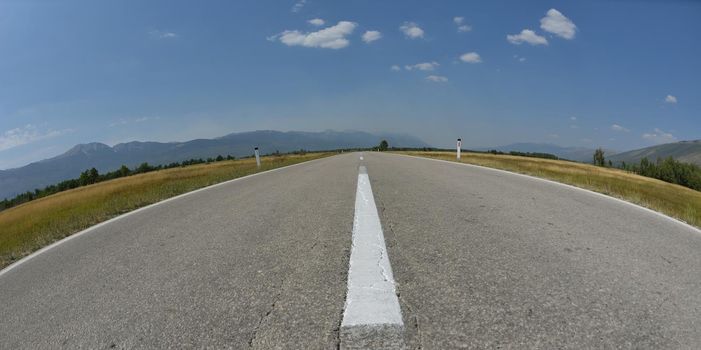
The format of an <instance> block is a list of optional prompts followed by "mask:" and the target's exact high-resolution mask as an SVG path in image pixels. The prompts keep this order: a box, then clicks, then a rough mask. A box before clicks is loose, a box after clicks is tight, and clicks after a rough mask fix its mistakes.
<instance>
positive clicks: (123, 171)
mask: <svg viewBox="0 0 701 350" xmlns="http://www.w3.org/2000/svg"><path fill="white" fill-rule="evenodd" d="M129 173H131V170H129V168H128V167H127V166H126V165H122V166H121V167H120V168H119V176H120V177H124V176H127V175H129Z"/></svg>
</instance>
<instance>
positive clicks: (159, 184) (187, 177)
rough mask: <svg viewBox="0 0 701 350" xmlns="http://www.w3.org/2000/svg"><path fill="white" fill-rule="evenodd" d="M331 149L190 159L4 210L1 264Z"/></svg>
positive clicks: (0, 231)
mask: <svg viewBox="0 0 701 350" xmlns="http://www.w3.org/2000/svg"><path fill="white" fill-rule="evenodd" d="M329 155H331V153H311V154H306V155H285V156H277V157H276V156H271V157H263V158H262V159H261V169H260V170H259V169H256V164H255V159H243V160H234V161H222V162H216V163H211V164H199V165H192V166H187V167H183V168H173V169H166V170H161V171H155V172H150V173H145V174H140V175H134V176H129V177H124V178H120V179H115V180H110V181H105V182H101V183H98V184H94V185H90V186H86V187H80V188H76V189H73V190H70V191H65V192H60V193H57V194H55V195H51V196H48V197H44V198H41V199H38V200H35V201H32V202H28V203H25V204H22V205H20V206H17V207H14V208H10V209H7V210H5V211H2V212H0V268H2V267H4V266H7V265H9V264H10V263H12V262H13V261H16V260H17V259H20V258H22V257H23V256H26V255H28V254H29V253H31V252H33V251H35V250H37V249H39V248H41V247H43V246H46V245H48V244H50V243H52V242H54V241H57V240H59V239H61V238H64V237H66V236H69V235H71V234H73V233H76V232H79V231H81V230H83V229H85V228H88V227H90V226H92V225H95V224H97V223H100V222H102V221H105V220H108V219H110V218H113V217H115V216H118V215H119V214H123V213H126V212H128V211H132V210H134V209H137V208H140V207H143V206H146V205H148V204H152V203H155V202H158V201H161V200H163V199H167V198H170V197H173V196H176V195H178V194H182V193H185V192H189V191H192V190H195V189H197V188H201V187H205V186H209V185H213V184H216V183H219V182H222V181H226V180H230V179H234V178H237V177H241V176H245V175H249V174H253V173H255V172H258V171H264V170H269V169H273V168H278V167H282V166H286V165H291V164H295V163H300V162H304V161H308V160H312V159H317V158H322V157H326V156H329Z"/></svg>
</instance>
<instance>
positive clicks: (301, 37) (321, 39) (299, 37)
mask: <svg viewBox="0 0 701 350" xmlns="http://www.w3.org/2000/svg"><path fill="white" fill-rule="evenodd" d="M357 26H358V25H357V24H356V23H353V22H348V21H341V22H338V24H336V25H335V26H331V27H328V28H324V29H321V30H319V31H316V32H310V33H303V32H300V31H299V30H286V31H284V32H282V33H280V34H278V35H275V36H272V37H270V38H268V40H272V41H274V40H275V39H279V40H280V42H281V43H283V44H285V45H287V46H304V47H319V48H324V49H342V48H344V47H346V46H348V45H349V44H350V41H348V39H346V36H348V35H350V34H351V33H353V30H354V29H355V27H357Z"/></svg>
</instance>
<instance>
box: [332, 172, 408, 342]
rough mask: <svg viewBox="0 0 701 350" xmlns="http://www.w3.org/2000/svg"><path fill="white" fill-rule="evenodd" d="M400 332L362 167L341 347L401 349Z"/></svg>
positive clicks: (376, 218) (379, 228)
mask: <svg viewBox="0 0 701 350" xmlns="http://www.w3.org/2000/svg"><path fill="white" fill-rule="evenodd" d="M403 333H404V323H403V321H402V313H401V309H400V307H399V300H398V298H397V294H396V289H395V283H394V276H393V275H392V267H391V265H390V263H389V257H388V255H387V247H386V246H385V238H384V235H383V233H382V225H381V224H380V217H379V216H378V214H377V207H376V205H375V198H374V196H373V194H372V188H371V187H370V178H369V177H368V174H367V169H366V168H365V167H364V166H361V167H360V171H359V174H358V187H357V191H356V197H355V217H354V220H353V245H352V248H351V256H350V266H349V270H348V293H347V296H346V305H345V309H344V312H343V321H342V323H341V348H342V349H361V348H378V347H380V348H401V347H402V346H403Z"/></svg>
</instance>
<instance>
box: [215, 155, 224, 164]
mask: <svg viewBox="0 0 701 350" xmlns="http://www.w3.org/2000/svg"><path fill="white" fill-rule="evenodd" d="M222 160H224V157H222V156H221V154H220V155H218V156H217V162H221V161H222Z"/></svg>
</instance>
